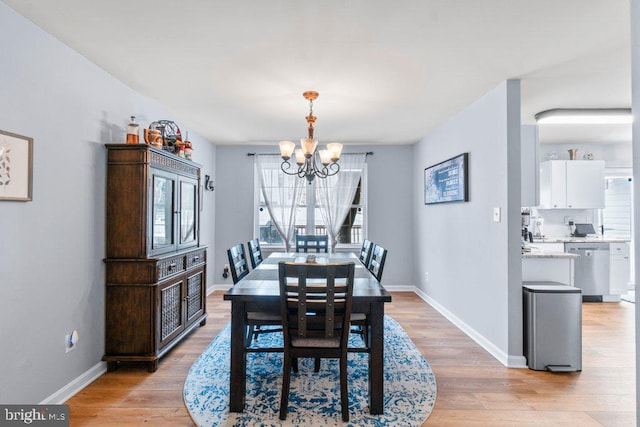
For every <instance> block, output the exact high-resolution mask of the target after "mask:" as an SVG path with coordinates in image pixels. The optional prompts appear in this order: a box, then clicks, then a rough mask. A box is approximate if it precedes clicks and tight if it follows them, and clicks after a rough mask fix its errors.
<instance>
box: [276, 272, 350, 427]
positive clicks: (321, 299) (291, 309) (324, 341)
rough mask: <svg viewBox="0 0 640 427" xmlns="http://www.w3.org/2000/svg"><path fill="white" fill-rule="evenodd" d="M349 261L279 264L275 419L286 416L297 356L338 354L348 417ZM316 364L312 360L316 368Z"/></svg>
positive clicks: (344, 418) (335, 356)
mask: <svg viewBox="0 0 640 427" xmlns="http://www.w3.org/2000/svg"><path fill="white" fill-rule="evenodd" d="M354 271H355V264H354V263H353V262H349V263H340V264H301V263H300V264H296V263H292V262H285V261H281V262H280V263H278V275H279V282H280V312H281V317H282V328H283V331H284V367H283V371H282V396H281V399H280V419H281V420H284V419H286V418H287V407H288V405H289V386H290V382H291V369H292V368H294V367H295V366H296V365H297V359H298V358H301V357H312V358H316V360H319V358H323V359H324V358H332V359H340V362H339V367H340V403H341V406H342V421H349V398H348V384H347V341H348V338H349V317H350V315H351V303H352V301H351V300H352V296H353V274H354ZM318 369H319V364H318V363H316V371H317V370H318Z"/></svg>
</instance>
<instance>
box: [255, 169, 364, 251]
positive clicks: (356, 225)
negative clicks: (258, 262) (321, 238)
mask: <svg viewBox="0 0 640 427" xmlns="http://www.w3.org/2000/svg"><path fill="white" fill-rule="evenodd" d="M273 173H276V174H278V173H281V172H280V170H274V171H273ZM317 179H321V178H316V180H317ZM274 181H275V180H274ZM315 182H316V181H315V180H314V181H312V182H311V184H307V185H304V188H303V190H302V197H301V198H300V203H299V204H298V207H297V209H296V221H295V232H296V233H297V234H327V230H326V225H325V223H324V220H323V218H322V213H321V211H320V205H319V204H318V203H316V197H315ZM365 183H366V165H365V168H364V170H363V171H362V176H361V177H360V181H359V183H358V188H357V190H356V193H355V196H354V198H353V202H352V205H351V208H350V209H349V213H348V214H347V217H346V218H345V220H344V222H343V224H342V226H341V229H340V234H339V236H338V244H339V245H355V246H360V245H362V241H363V239H364V236H365V229H366V228H365V224H366V200H367V198H366V185H365ZM255 195H256V201H255V205H256V215H255V221H254V222H255V224H256V230H255V235H256V237H258V239H259V240H260V244H261V245H263V246H269V245H273V246H284V242H283V241H282V238H281V237H280V235H279V234H278V231H277V230H276V228H275V226H274V225H273V222H272V221H271V217H270V216H269V212H268V210H267V207H266V205H265V202H264V197H263V195H262V192H261V191H260V184H259V180H258V177H257V173H256V174H255Z"/></svg>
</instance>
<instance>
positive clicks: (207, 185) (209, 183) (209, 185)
mask: <svg viewBox="0 0 640 427" xmlns="http://www.w3.org/2000/svg"><path fill="white" fill-rule="evenodd" d="M214 188H215V186H214V184H213V180H212V179H211V177H210V176H209V175H205V176H204V189H205V190H207V191H213V190H214Z"/></svg>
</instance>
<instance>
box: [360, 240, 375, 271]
mask: <svg viewBox="0 0 640 427" xmlns="http://www.w3.org/2000/svg"><path fill="white" fill-rule="evenodd" d="M372 249H373V243H371V241H370V240H366V239H365V240H364V241H363V242H362V248H360V256H359V257H358V258H360V262H361V263H362V264H364V266H365V267H367V268H369V261H370V260H371V250H372Z"/></svg>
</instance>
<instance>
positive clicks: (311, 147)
mask: <svg viewBox="0 0 640 427" xmlns="http://www.w3.org/2000/svg"><path fill="white" fill-rule="evenodd" d="M300 146H302V152H303V153H304V155H305V157H307V158H309V157H311V156H313V153H315V151H316V147H317V146H318V140H317V139H314V138H301V139H300Z"/></svg>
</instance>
